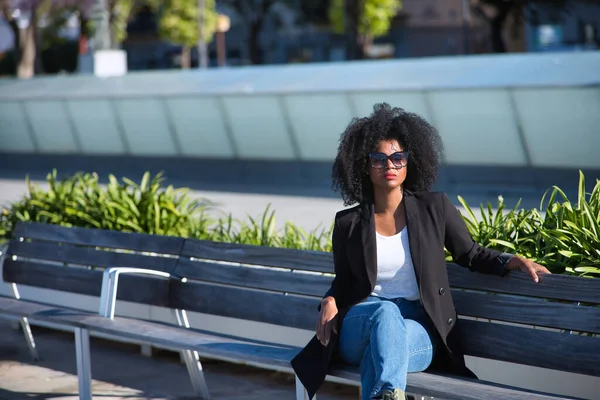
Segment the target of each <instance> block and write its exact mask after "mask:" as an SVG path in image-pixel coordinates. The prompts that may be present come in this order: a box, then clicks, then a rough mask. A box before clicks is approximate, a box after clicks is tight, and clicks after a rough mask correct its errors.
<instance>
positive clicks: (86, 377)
mask: <svg viewBox="0 0 600 400" xmlns="http://www.w3.org/2000/svg"><path fill="white" fill-rule="evenodd" d="M75 354H76V355H77V376H78V379H79V400H92V365H91V360H90V335H89V332H88V330H87V329H82V328H75Z"/></svg>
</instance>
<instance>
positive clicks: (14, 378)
mask: <svg viewBox="0 0 600 400" xmlns="http://www.w3.org/2000/svg"><path fill="white" fill-rule="evenodd" d="M34 335H35V338H36V341H37V344H38V350H39V352H40V356H41V357H42V360H41V361H39V362H37V363H32V362H31V359H30V357H29V353H28V350H27V346H26V344H25V340H24V339H23V336H22V334H21V333H20V332H19V331H17V330H15V329H13V328H11V327H10V325H9V323H8V322H6V321H4V320H0V399H1V400H22V399H30V400H45V399H52V400H75V399H78V397H77V395H76V394H77V375H76V370H75V350H74V347H73V336H72V334H69V333H65V332H57V331H51V330H47V329H42V328H34ZM91 346H92V376H93V378H94V381H93V393H94V398H95V399H103V400H142V399H149V400H150V399H151V400H167V399H168V400H175V399H179V400H183V399H190V398H191V396H192V392H191V384H190V382H189V380H188V376H187V372H186V369H185V367H184V365H183V364H182V363H180V362H179V358H178V356H177V354H176V353H173V352H167V351H163V352H159V351H156V350H155V353H158V354H156V355H155V356H154V357H152V358H147V357H144V356H142V355H140V352H139V346H135V345H126V344H119V343H114V342H108V341H105V340H101V339H96V338H92V339H91ZM203 366H204V368H205V372H206V377H207V382H208V384H209V389H210V391H211V394H212V396H213V399H215V400H267V399H269V400H270V399H282V400H285V399H289V400H292V399H294V398H295V389H294V381H293V377H292V376H291V375H289V374H285V373H278V372H271V371H265V370H260V369H257V368H252V367H246V366H239V365H234V364H227V363H223V362H218V361H210V360H206V361H203ZM357 398H358V388H356V387H351V386H342V385H338V384H333V383H325V384H324V386H323V389H322V390H321V391H320V392H319V399H320V400H321V399H323V400H347V399H353V400H356V399H357Z"/></svg>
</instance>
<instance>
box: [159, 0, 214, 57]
mask: <svg viewBox="0 0 600 400" xmlns="http://www.w3.org/2000/svg"><path fill="white" fill-rule="evenodd" d="M205 1H206V9H205V10H204V19H203V20H204V27H203V29H204V39H205V40H206V41H207V42H210V41H211V40H212V37H213V35H214V33H215V30H216V28H217V11H216V8H215V0H205ZM162 3H163V6H162V7H161V12H160V13H161V15H160V21H159V25H158V26H159V28H158V29H159V34H160V36H161V37H162V38H164V39H166V40H168V41H170V42H172V43H175V44H178V45H181V46H188V47H192V46H194V45H196V44H197V43H198V40H199V39H200V37H199V36H200V30H199V28H198V23H199V20H200V10H199V9H198V1H197V0H166V1H164V2H162Z"/></svg>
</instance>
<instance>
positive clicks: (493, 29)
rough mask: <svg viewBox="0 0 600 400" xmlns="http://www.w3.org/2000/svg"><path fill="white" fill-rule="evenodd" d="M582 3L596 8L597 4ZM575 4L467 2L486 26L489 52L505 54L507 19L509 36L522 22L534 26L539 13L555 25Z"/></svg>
mask: <svg viewBox="0 0 600 400" xmlns="http://www.w3.org/2000/svg"><path fill="white" fill-rule="evenodd" d="M583 1H584V2H587V3H592V4H598V5H600V0H583ZM576 2H577V0H474V1H472V2H471V9H472V11H473V12H474V14H475V15H476V16H478V17H479V18H481V19H483V20H484V21H485V22H486V23H488V25H489V29H490V45H491V48H492V51H493V52H494V53H505V52H506V51H507V49H506V43H505V41H504V31H505V29H506V22H507V21H508V20H509V19H512V21H513V22H514V24H513V27H512V28H513V29H512V31H513V32H516V31H517V29H516V28H517V27H518V26H520V25H522V24H523V22H524V21H525V20H527V21H530V22H532V23H533V24H537V23H538V20H537V16H538V13H539V12H540V11H543V12H545V13H547V14H548V15H549V16H550V19H552V20H554V21H556V22H558V21H560V20H562V19H563V18H564V17H565V16H566V15H567V14H569V13H570V12H571V11H572V9H573V6H574V5H575V3H576Z"/></svg>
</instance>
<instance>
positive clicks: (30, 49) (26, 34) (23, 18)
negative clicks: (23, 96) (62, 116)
mask: <svg viewBox="0 0 600 400" xmlns="http://www.w3.org/2000/svg"><path fill="white" fill-rule="evenodd" d="M90 5H91V0H8V1H3V3H2V12H3V14H4V15H5V16H7V17H8V18H9V22H10V23H11V24H16V25H17V26H18V27H19V35H18V40H17V43H18V48H17V76H18V77H20V78H31V77H32V76H33V75H34V74H35V73H36V72H37V73H40V72H42V70H43V68H42V62H41V57H40V54H41V49H40V46H39V45H38V41H39V37H40V32H39V21H40V17H41V16H46V17H47V18H48V21H51V18H52V16H56V15H61V14H63V13H61V11H63V12H66V11H68V10H71V11H78V12H81V13H86V12H87V11H88V9H89V6H90ZM11 19H13V20H11ZM14 19H17V20H18V21H15V20H14ZM63 23H64V20H63ZM49 26H50V27H51V28H52V29H56V30H58V29H60V28H61V27H62V25H61V26H59V25H57V24H54V23H49Z"/></svg>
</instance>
